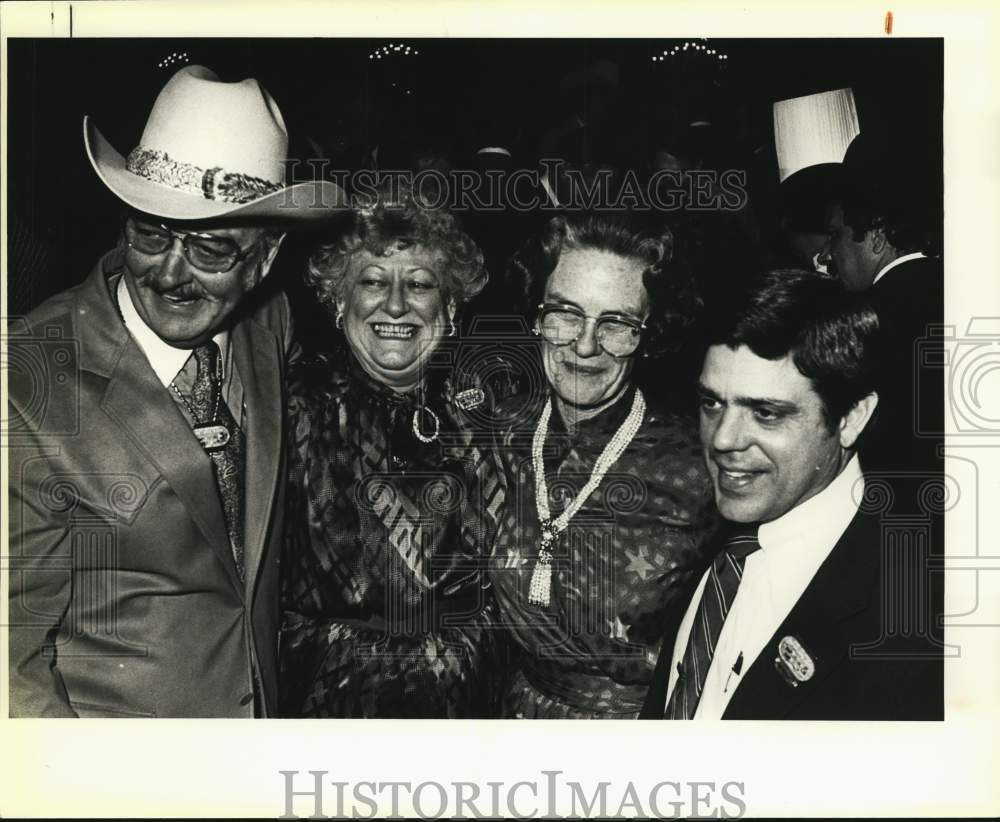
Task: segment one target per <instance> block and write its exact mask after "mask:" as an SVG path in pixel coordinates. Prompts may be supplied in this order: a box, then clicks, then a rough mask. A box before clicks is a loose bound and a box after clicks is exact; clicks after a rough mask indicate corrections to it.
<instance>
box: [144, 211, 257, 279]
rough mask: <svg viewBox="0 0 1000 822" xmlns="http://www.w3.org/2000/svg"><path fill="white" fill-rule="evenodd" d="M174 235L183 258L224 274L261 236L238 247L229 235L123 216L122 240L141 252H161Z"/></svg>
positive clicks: (201, 268) (210, 271) (192, 263)
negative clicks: (167, 225)
mask: <svg viewBox="0 0 1000 822" xmlns="http://www.w3.org/2000/svg"><path fill="white" fill-rule="evenodd" d="M175 237H176V238H177V239H179V240H180V241H181V247H182V248H183V249H184V259H186V260H187V261H188V262H189V263H191V265H193V266H194V267H195V268H197V269H198V270H199V271H204V272H205V273H207V274H224V273H225V272H227V271H230V270H232V268H233V266H235V265H236V263H238V262H239V261H240V260H242V259H244V258H245V257H246V256H247V255H248V254H249V253H250V252H251V251H253V249H254V248H256V247H257V245H259V243H260V240H261V239H262V238H258V239H257V240H256V241H255V242H254V243H253V244H252V245H250V246H249V247H248V248H240V247H239V245H238V244H237V242H236V241H235V240H233V239H231V238H229V237H218V236H216V235H214V234H199V233H197V232H190V231H188V232H181V231H174V230H173V229H170V228H167V227H166V226H165V225H152V224H150V223H144V222H141V221H139V220H136V219H135V218H134V217H127V218H126V219H125V242H127V243H128V245H129V248H134V249H135V250H136V251H138V252H139V253H141V254H163V253H164V252H165V251H167V250H168V249H169V248H170V246H171V245H173V242H174V238H175Z"/></svg>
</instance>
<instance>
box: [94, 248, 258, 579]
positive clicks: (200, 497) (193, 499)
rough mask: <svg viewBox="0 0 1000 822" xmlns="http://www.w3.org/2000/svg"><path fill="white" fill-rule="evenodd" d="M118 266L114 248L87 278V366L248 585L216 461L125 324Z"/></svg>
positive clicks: (111, 412)
mask: <svg viewBox="0 0 1000 822" xmlns="http://www.w3.org/2000/svg"><path fill="white" fill-rule="evenodd" d="M116 270H120V258H119V257H118V256H117V254H116V252H112V253H110V254H108V255H106V256H105V257H104V258H103V259H102V260H101V262H99V263H98V265H97V267H96V268H95V269H94V271H93V272H92V273H91V276H90V277H89V278H88V279H87V281H86V282H85V283H84V285H83V288H82V293H81V299H80V305H81V306H84V307H85V309H84V310H85V312H86V315H87V316H86V317H85V319H84V320H83V321H81V322H78V323H77V332H78V335H79V339H80V357H81V368H85V369H86V370H88V371H92V372H93V373H96V374H99V375H101V376H104V377H106V378H107V379H108V386H107V388H106V390H105V393H104V397H103V399H102V401H101V407H102V409H103V410H104V411H105V412H106V413H107V414H108V416H109V417H111V418H112V419H113V420H114V421H115V422H116V423H117V424H118V425H119V426H120V427H121V429H122V433H123V434H124V435H125V436H127V437H128V438H129V439H130V441H131V444H132V446H133V447H134V448H135V450H136V451H137V452H139V453H142V454H144V455H145V456H146V458H147V459H148V460H149V461H150V462H151V463H152V464H153V465H155V466H156V468H157V470H158V471H159V473H160V474H161V476H162V477H163V478H164V479H165V480H166V481H167V483H168V484H169V486H170V487H171V489H173V491H174V493H175V494H177V497H178V498H179V499H180V500H181V502H182V503H183V504H184V507H185V508H186V509H187V511H188V513H189V514H190V515H191V518H192V520H194V522H195V523H196V524H197V525H198V528H199V529H200V530H201V532H202V534H203V535H204V537H205V541H206V542H207V543H208V544H209V545H210V546H211V548H212V550H213V551H215V552H216V554H217V555H218V557H219V559H220V561H221V562H222V564H223V566H224V567H225V568H226V572H227V573H228V574H229V577H230V580H231V581H232V583H233V585H234V586H235V587H236V589H237V590H240V587H241V586H240V583H239V576H238V574H237V572H236V565H235V562H234V561H233V556H232V549H231V546H230V543H229V535H228V532H227V531H226V522H225V518H224V515H223V512H222V502H221V500H220V499H219V491H218V488H217V486H216V484H215V475H214V474H213V471H212V463H211V460H210V459H209V457H208V455H207V454H206V453H205V451H204V450H203V449H202V447H201V445H200V444H199V443H198V440H197V439H196V438H195V436H194V433H193V432H192V431H191V426H190V425H189V424H188V422H187V420H186V419H185V418H184V415H183V414H182V413H181V412H180V409H179V408H178V407H177V404H176V403H175V402H174V399H173V397H171V396H170V393H169V392H168V390H167V389H166V388H164V387H163V385H162V384H161V383H160V381H159V379H157V377H156V374H155V373H154V372H153V369H152V368H151V367H150V365H149V362H148V361H147V360H146V356H145V354H143V353H142V350H141V349H140V348H139V346H138V344H137V343H136V342H135V340H134V339H133V338H132V335H131V334H129V333H128V331H127V330H126V328H125V326H124V324H123V323H122V320H121V318H120V317H119V315H118V312H117V310H116V308H115V304H114V300H113V298H112V296H111V294H110V292H109V290H108V279H107V278H108V275H109V274H110V273H113V272H114V271H116ZM81 316H82V314H81Z"/></svg>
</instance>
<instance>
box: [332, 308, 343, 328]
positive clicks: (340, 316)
mask: <svg viewBox="0 0 1000 822" xmlns="http://www.w3.org/2000/svg"><path fill="white" fill-rule="evenodd" d="M333 324H334V325H335V326H336V327H337V330H338V331H343V330H344V312H343V311H341V310H340V309H339V308H338V309H337V317H336V319H335V320H334V321H333Z"/></svg>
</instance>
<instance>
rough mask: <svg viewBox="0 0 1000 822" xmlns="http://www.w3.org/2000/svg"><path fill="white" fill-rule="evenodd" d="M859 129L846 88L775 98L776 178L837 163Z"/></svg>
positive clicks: (853, 107) (851, 97)
mask: <svg viewBox="0 0 1000 822" xmlns="http://www.w3.org/2000/svg"><path fill="white" fill-rule="evenodd" d="M860 133H861V126H860V125H859V123H858V111H857V109H856V108H855V106H854V92H852V91H851V89H849V88H842V89H838V90H836V91H824V92H822V93H821V94H809V95H807V96H805V97H794V98H792V99H791V100H779V101H778V102H776V103H775V104H774V145H775V148H776V149H777V152H778V179H779V181H781V182H784V181H785V179H787V178H788V177H790V176H791V175H792V174H794V173H795V172H796V171H800V170H801V169H803V168H808V167H809V166H815V165H819V164H821V163H839V162H842V161H843V159H844V154H845V153H846V152H847V147H848V146H849V145H850V144H851V141H852V140H853V139H854V138H855V137H857V136H858V134H860Z"/></svg>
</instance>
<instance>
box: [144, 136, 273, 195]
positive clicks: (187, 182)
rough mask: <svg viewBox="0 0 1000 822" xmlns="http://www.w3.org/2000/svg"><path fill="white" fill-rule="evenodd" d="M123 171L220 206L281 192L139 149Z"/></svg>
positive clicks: (245, 178) (266, 182)
mask: <svg viewBox="0 0 1000 822" xmlns="http://www.w3.org/2000/svg"><path fill="white" fill-rule="evenodd" d="M125 168H127V169H128V170H129V171H131V172H132V173H133V174H136V175H138V176H139V177H142V178H143V179H146V180H149V181H150V182H153V183H159V184H160V185H164V186H170V187H171V188H176V189H179V190H181V191H187V192H189V193H191V194H200V195H201V196H202V197H204V198H205V199H206V200H220V201H222V202H224V203H249V202H251V201H253V200H257V199H260V198H261V197H264V196H266V195H268V194H273V193H274V192H275V191H280V190H281V189H282V188H283V186H282V185H281V184H280V183H272V182H271V181H270V180H264V179H262V178H260V177H253V176H251V175H249V174H240V173H239V172H236V171H226V170H225V169H222V168H219V167H216V168H208V169H205V168H200V167H198V166H196V165H193V164H192V163H183V162H181V161H179V160H173V159H171V158H170V156H169V155H168V154H167V153H166V152H165V151H156V150H155V149H149V148H143V147H142V146H139V147H138V148H135V149H132V153H131V154H129V155H128V160H126V162H125Z"/></svg>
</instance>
